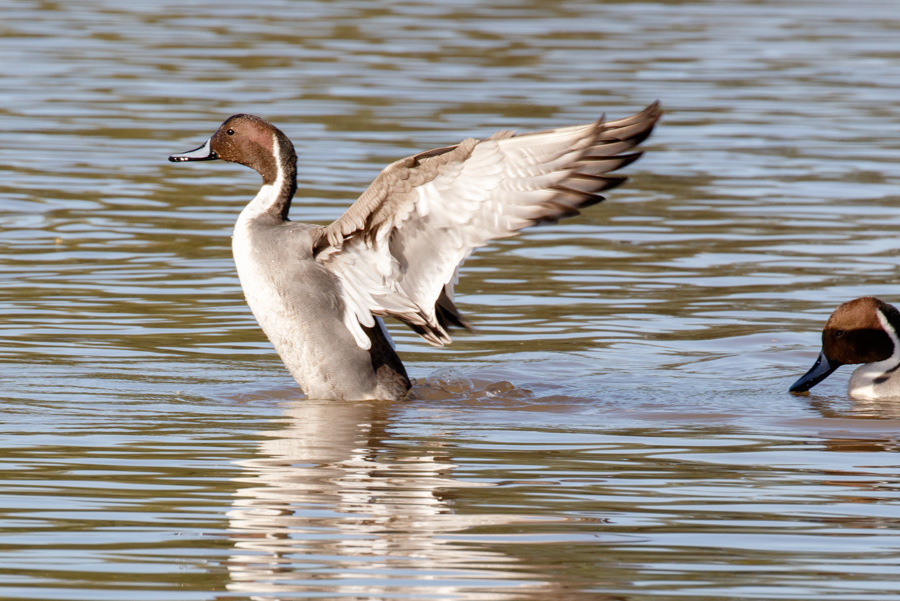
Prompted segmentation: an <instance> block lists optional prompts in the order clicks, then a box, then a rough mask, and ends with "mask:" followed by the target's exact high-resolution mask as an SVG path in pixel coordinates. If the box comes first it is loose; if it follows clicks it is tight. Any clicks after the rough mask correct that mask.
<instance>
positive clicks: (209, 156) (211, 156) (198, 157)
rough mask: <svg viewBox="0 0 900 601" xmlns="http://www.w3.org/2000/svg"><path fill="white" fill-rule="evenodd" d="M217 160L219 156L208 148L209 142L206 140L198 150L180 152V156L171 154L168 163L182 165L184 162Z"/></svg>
mask: <svg viewBox="0 0 900 601" xmlns="http://www.w3.org/2000/svg"><path fill="white" fill-rule="evenodd" d="M218 158H219V155H217V154H216V151H214V150H213V149H212V148H211V147H210V140H207V141H206V143H205V144H204V145H203V146H200V147H199V148H195V149H193V150H189V151H187V152H182V153H181V154H173V155H172V156H170V157H169V161H171V162H173V163H184V162H185V161H215V160H216V159H218Z"/></svg>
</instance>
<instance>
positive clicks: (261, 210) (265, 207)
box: [238, 134, 285, 223]
mask: <svg viewBox="0 0 900 601" xmlns="http://www.w3.org/2000/svg"><path fill="white" fill-rule="evenodd" d="M272 151H273V153H274V155H275V165H276V167H277V168H278V176H277V177H276V178H275V183H273V184H264V185H263V187H262V188H260V189H259V192H257V193H256V196H255V197H254V198H253V200H251V201H250V203H249V204H248V205H247V206H246V207H244V210H243V211H241V216H240V217H239V218H238V223H240V222H241V221H249V220H252V219H256V218H257V217H259V216H261V215H264V214H265V213H267V212H268V211H269V210H270V209H271V208H272V205H274V204H275V202H276V201H277V200H278V197H279V195H280V194H281V190H282V188H284V184H285V174H284V168H282V166H281V149H280V148H279V147H278V139H277V138H276V137H275V134H272Z"/></svg>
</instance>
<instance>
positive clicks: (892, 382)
mask: <svg viewBox="0 0 900 601" xmlns="http://www.w3.org/2000/svg"><path fill="white" fill-rule="evenodd" d="M876 312H877V314H878V321H879V322H880V323H881V327H882V329H884V331H885V333H886V334H887V335H888V337H889V338H890V339H891V342H892V343H894V352H893V354H892V355H891V356H890V357H888V358H887V359H884V360H883V361H876V362H875V363H866V364H865V365H862V366H860V367H857V368H856V371H854V372H853V375H852V376H850V384H849V385H848V387H847V394H849V395H850V396H852V397H855V398H858V399H877V398H881V397H889V396H900V369H897V366H898V365H900V339H898V337H897V331H896V330H894V326H892V325H891V323H890V322H889V321H888V320H887V318H886V317H885V316H884V314H883V313H882V312H881V311H876ZM879 380H880V381H879Z"/></svg>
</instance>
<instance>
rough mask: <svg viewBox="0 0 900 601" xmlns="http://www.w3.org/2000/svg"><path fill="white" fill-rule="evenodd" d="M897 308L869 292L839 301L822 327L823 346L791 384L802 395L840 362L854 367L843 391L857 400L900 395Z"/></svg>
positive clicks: (899, 321)
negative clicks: (797, 378) (858, 296)
mask: <svg viewBox="0 0 900 601" xmlns="http://www.w3.org/2000/svg"><path fill="white" fill-rule="evenodd" d="M898 331H900V311H898V310H897V308H896V307H894V306H893V305H890V304H888V303H886V302H884V301H883V300H881V299H878V298H875V297H874V296H864V297H861V298H856V299H853V300H851V301H847V302H846V303H844V304H842V305H840V306H839V307H838V308H837V309H835V310H834V313H832V314H831V317H829V318H828V321H827V322H826V323H825V328H824V330H822V350H821V352H820V353H819V357H818V358H817V359H816V362H815V363H814V364H813V366H812V368H810V370H809V371H808V372H806V373H805V374H804V375H803V376H802V377H801V378H800V379H799V380H797V381H796V382H794V384H793V385H792V386H791V387H790V389H789V390H790V392H792V393H795V394H804V393H807V392H809V390H810V389H811V388H812V387H813V386H815V385H816V384H818V383H819V382H821V381H822V380H824V379H825V378H827V377H828V376H829V375H831V374H832V373H834V371H835V370H836V369H837V368H839V367H840V366H842V365H854V364H858V363H862V364H863V365H861V366H860V367H857V368H856V370H854V372H853V374H852V375H851V376H850V382H849V383H848V385H847V394H848V395H849V396H851V397H853V398H856V399H861V400H878V399H884V398H891V397H900V340H898V337H897V332H898Z"/></svg>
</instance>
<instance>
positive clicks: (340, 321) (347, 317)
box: [169, 103, 662, 400]
mask: <svg viewBox="0 0 900 601" xmlns="http://www.w3.org/2000/svg"><path fill="white" fill-rule="evenodd" d="M661 114H662V111H661V110H660V108H659V105H658V103H654V104H652V105H650V106H649V107H647V108H646V109H644V110H643V111H641V112H640V113H638V114H636V115H632V116H631V117H627V118H625V119H620V120H618V121H604V120H603V118H601V119H600V120H598V121H596V122H594V123H590V124H586V125H576V126H572V127H563V128H560V129H553V130H548V131H543V132H536V133H528V134H521V135H516V134H514V133H513V132H508V131H502V132H498V133H496V134H494V135H492V136H490V137H489V138H486V139H484V140H477V139H475V138H468V139H466V140H463V141H462V142H460V143H459V144H456V145H454V146H446V147H444V148H437V149H435V150H428V151H426V152H421V153H419V154H416V155H413V156H410V157H407V158H404V159H401V160H399V161H397V162H395V163H393V164H391V165H389V166H388V167H386V168H385V169H384V170H383V171H382V172H381V173H380V174H379V175H378V176H377V177H376V178H375V180H374V181H373V182H372V184H371V185H370V186H369V187H368V189H367V190H366V191H365V192H363V194H362V195H361V196H360V197H359V199H358V200H357V201H356V202H355V203H354V204H353V205H352V206H351V207H350V208H349V209H348V210H347V212H346V213H344V214H343V215H342V216H341V217H340V218H339V219H337V220H336V221H335V222H334V223H332V224H330V225H327V226H324V227H323V226H318V225H309V224H303V223H295V222H293V221H290V220H289V219H288V210H289V209H290V206H291V200H292V199H293V197H294V192H295V191H296V189H297V156H296V154H295V152H294V146H293V144H291V141H290V140H289V139H288V138H287V136H285V135H284V133H282V132H281V130H279V129H278V128H277V127H275V126H273V125H272V124H270V123H268V122H267V121H264V120H263V119H261V118H259V117H255V116H253V115H234V116H232V117H229V118H228V119H227V120H226V121H225V122H224V123H223V124H222V125H221V126H220V127H219V129H218V130H217V131H216V133H215V134H213V136H212V137H211V138H210V139H209V140H207V141H206V143H204V144H203V145H202V146H201V147H199V148H197V149H195V150H191V151H189V152H186V153H183V154H176V155H173V156H170V157H169V160H170V161H173V162H180V161H205V160H213V159H222V160H224V161H230V162H234V163H239V164H241V165H245V166H247V167H250V168H251V169H254V170H256V171H257V172H259V174H260V175H261V176H262V179H263V185H262V188H261V189H260V190H259V193H257V195H256V197H255V198H254V199H253V200H252V201H250V203H249V204H248V205H247V206H246V207H245V208H244V210H243V211H241V214H240V217H239V218H238V220H237V223H236V224H235V228H234V236H233V238H232V250H233V253H234V261H235V263H236V265H237V271H238V277H239V278H240V282H241V287H242V288H243V289H244V295H245V296H246V298H247V303H248V304H249V305H250V309H251V310H252V311H253V315H254V316H255V317H256V319H257V321H258V322H259V324H260V326H262V329H263V331H264V332H265V333H266V335H267V336H268V337H269V340H270V341H271V342H272V345H273V346H274V347H275V350H276V351H277V352H278V355H279V356H280V357H281V359H282V360H283V361H284V364H285V366H287V368H288V370H289V371H290V372H291V375H293V376H294V378H295V379H296V380H297V383H298V384H299V385H300V387H301V388H302V389H303V391H304V392H305V393H306V394H307V396H309V397H311V398H319V399H348V400H351V399H359V400H362V399H399V398H402V397H404V396H405V395H406V394H407V393H408V391H409V389H410V381H409V378H408V376H407V374H406V370H405V369H404V367H403V363H402V362H401V361H400V358H399V357H398V356H397V353H396V352H395V350H394V346H393V343H392V341H391V340H390V336H389V334H388V332H387V330H386V329H385V327H384V323H383V322H382V321H381V317H383V316H385V315H388V316H391V317H394V318H396V319H399V320H400V321H402V322H404V323H405V324H406V325H408V326H409V327H410V328H412V329H413V330H414V331H415V332H416V333H417V334H419V335H420V336H421V337H422V338H424V339H425V340H427V341H428V342H429V343H431V344H433V345H436V346H443V345H445V344H449V343H450V336H449V335H448V333H447V330H448V329H449V328H451V327H463V328H468V327H469V326H468V324H467V323H466V321H465V320H464V319H463V318H462V317H461V316H460V314H459V311H457V309H456V306H455V305H454V304H453V287H454V284H455V283H456V281H457V277H458V269H459V266H460V265H461V264H462V262H463V261H464V260H465V259H466V257H468V256H469V255H470V254H471V253H472V251H473V250H475V249H476V248H478V247H479V246H484V245H485V244H487V243H488V242H490V241H491V240H493V239H495V238H502V237H505V236H511V235H513V234H515V233H516V232H518V231H519V230H521V229H522V228H525V227H528V226H531V225H536V224H541V223H553V222H556V221H557V220H559V219H560V218H562V217H570V216H573V215H577V214H578V213H579V209H582V208H584V207H587V206H590V205H593V204H596V203H598V202H600V201H602V200H603V197H602V196H600V195H599V193H600V192H602V191H604V190H609V189H610V188H614V187H616V186H618V185H620V184H621V183H622V182H624V181H625V179H626V178H625V177H624V176H621V175H616V174H612V173H611V172H613V171H616V170H618V169H620V168H622V167H624V166H625V165H628V164H630V163H632V162H633V161H635V160H637V159H638V158H639V157H640V156H641V153H640V152H628V151H629V150H631V149H632V148H633V147H635V146H637V145H638V144H640V143H641V142H642V141H643V140H644V139H645V138H647V136H649V135H650V132H651V131H652V129H653V126H654V125H655V124H656V122H657V120H658V119H659V118H660V115H661Z"/></svg>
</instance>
